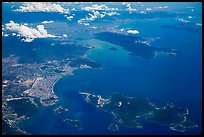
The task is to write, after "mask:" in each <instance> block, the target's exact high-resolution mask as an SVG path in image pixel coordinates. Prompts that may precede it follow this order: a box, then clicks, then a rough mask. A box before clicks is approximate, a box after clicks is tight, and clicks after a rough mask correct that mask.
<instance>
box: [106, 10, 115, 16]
mask: <svg viewBox="0 0 204 137" xmlns="http://www.w3.org/2000/svg"><path fill="white" fill-rule="evenodd" d="M107 14H108V16H113V15H116V14H118V13H117V12H116V11H115V12H109V13H107Z"/></svg>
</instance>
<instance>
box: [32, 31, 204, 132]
mask: <svg viewBox="0 0 204 137" xmlns="http://www.w3.org/2000/svg"><path fill="white" fill-rule="evenodd" d="M165 31H168V30H165ZM174 31H175V30H174ZM170 32H171V31H169V33H166V35H165V36H163V35H162V36H163V39H166V41H164V40H161V41H160V42H161V43H160V44H161V45H164V44H166V43H167V44H166V46H167V47H174V48H177V49H181V50H182V52H181V54H179V55H178V56H177V57H172V56H166V55H158V56H157V57H156V58H155V59H150V60H145V59H141V58H138V57H133V56H129V55H128V53H127V52H126V51H124V50H122V49H121V48H119V47H117V46H115V47H116V48H117V49H118V50H116V51H113V50H110V49H109V47H110V46H112V45H109V44H107V43H105V44H104V43H103V42H99V41H97V40H95V39H93V40H92V41H89V42H87V43H88V44H91V43H92V44H95V43H94V42H93V41H95V42H96V43H98V47H99V48H97V47H96V49H94V50H93V51H91V52H90V53H89V55H88V56H89V57H90V58H91V59H94V60H95V61H97V62H99V63H101V64H103V65H105V66H106V68H104V69H102V70H96V69H80V70H76V71H75V72H74V75H72V76H66V77H64V78H62V79H60V80H59V81H58V82H57V83H56V85H55V87H54V90H55V92H56V94H57V96H59V98H60V104H63V105H65V106H68V108H71V110H72V111H73V114H72V117H75V118H76V119H80V120H81V121H82V126H83V128H84V130H82V131H77V130H74V129H73V128H70V127H69V126H66V125H65V124H63V123H62V122H61V121H60V120H59V119H58V118H56V117H54V116H52V115H53V114H51V113H48V112H47V111H46V112H44V113H42V115H41V116H39V119H41V118H42V119H44V120H46V119H52V120H53V121H52V120H51V121H49V122H53V123H51V124H48V123H46V122H42V124H41V126H42V129H41V128H40V126H39V125H38V126H36V127H38V128H39V129H41V131H42V132H40V133H42V134H199V133H200V131H201V121H202V118H201V116H202V113H201V101H202V99H201V95H202V92H201V91H202V90H201V88H202V86H201V81H202V79H201V73H202V71H201V36H200V35H199V34H197V33H193V34H192V33H189V32H183V31H180V32H179V31H177V35H181V34H182V39H181V38H180V37H176V36H175V32H173V31H172V33H170ZM169 37H171V38H172V39H173V40H168V39H169ZM185 40H186V41H185ZM187 40H188V41H187ZM169 43H171V44H169ZM175 45H176V46H175ZM79 91H92V92H94V93H96V94H100V95H102V97H104V98H108V97H109V96H110V95H111V94H112V93H113V92H120V93H122V94H124V95H127V96H133V97H148V98H149V100H150V101H152V102H155V103H156V105H157V106H159V107H160V106H161V107H162V106H164V105H165V104H166V103H167V102H173V103H174V104H175V105H177V106H183V107H187V108H188V109H189V115H188V117H189V119H190V120H192V121H194V122H195V123H197V124H198V125H199V126H200V127H199V128H196V129H187V131H186V132H184V133H179V132H176V131H172V130H170V129H169V128H168V127H167V126H160V125H158V124H155V123H147V122H142V124H143V127H144V128H143V129H128V128H124V127H121V130H120V131H117V132H111V131H108V130H107V127H108V125H109V124H110V123H111V121H112V120H113V117H112V115H111V114H107V113H105V112H102V111H100V110H98V109H97V108H94V106H92V105H90V104H87V103H86V102H85V101H84V99H83V97H82V96H81V95H79V94H78V92H79ZM45 117H46V118H45ZM34 121H35V120H34ZM35 122H36V124H38V120H36V121H35ZM47 124H48V125H50V126H51V125H53V126H52V127H50V130H49V131H47V132H45V130H44V128H43V127H44V126H46V125H47ZM34 125H35V124H34ZM31 132H33V133H39V131H36V129H35V128H33V124H32V128H31Z"/></svg>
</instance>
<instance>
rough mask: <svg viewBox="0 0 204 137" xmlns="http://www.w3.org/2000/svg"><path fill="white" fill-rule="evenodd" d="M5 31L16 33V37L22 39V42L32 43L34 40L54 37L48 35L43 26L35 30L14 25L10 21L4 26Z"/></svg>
mask: <svg viewBox="0 0 204 137" xmlns="http://www.w3.org/2000/svg"><path fill="white" fill-rule="evenodd" d="M6 29H7V30H10V31H12V32H16V33H18V35H17V36H19V35H20V36H21V37H24V38H23V39H22V40H23V41H24V42H32V41H33V40H34V39H35V38H54V37H56V36H54V35H52V34H48V33H47V30H45V28H44V26H43V25H38V26H37V29H33V28H29V27H27V26H25V25H21V24H18V23H14V22H13V21H12V20H11V21H10V22H9V23H7V24H6Z"/></svg>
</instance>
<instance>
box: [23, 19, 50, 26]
mask: <svg viewBox="0 0 204 137" xmlns="http://www.w3.org/2000/svg"><path fill="white" fill-rule="evenodd" d="M53 22H54V21H52V20H51V21H43V22H41V23H43V24H48V23H53ZM24 25H25V24H24Z"/></svg>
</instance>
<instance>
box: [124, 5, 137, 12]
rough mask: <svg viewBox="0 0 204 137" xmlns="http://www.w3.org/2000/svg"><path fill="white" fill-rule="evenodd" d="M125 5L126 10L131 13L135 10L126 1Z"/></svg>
mask: <svg viewBox="0 0 204 137" xmlns="http://www.w3.org/2000/svg"><path fill="white" fill-rule="evenodd" d="M126 6H127V9H126V10H128V11H129V13H132V12H133V11H136V9H135V8H132V7H131V5H130V3H128V4H127V5H126Z"/></svg>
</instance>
